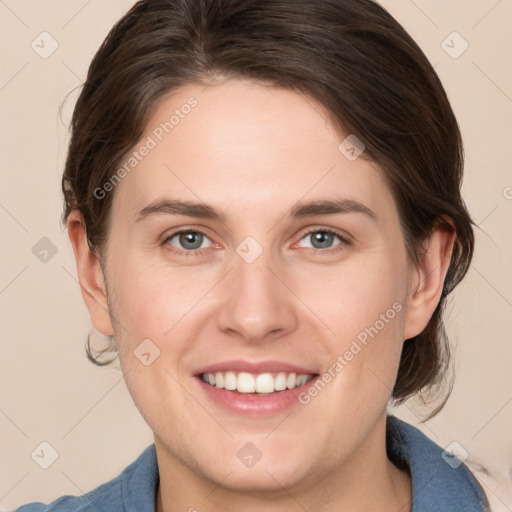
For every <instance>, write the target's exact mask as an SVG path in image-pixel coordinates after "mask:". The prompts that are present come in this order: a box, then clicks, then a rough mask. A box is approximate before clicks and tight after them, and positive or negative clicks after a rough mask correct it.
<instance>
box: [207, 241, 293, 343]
mask: <svg viewBox="0 0 512 512" xmlns="http://www.w3.org/2000/svg"><path fill="white" fill-rule="evenodd" d="M270 260H271V258H270V257H266V252H265V251H264V252H263V254H261V255H260V256H259V257H258V259H257V260H256V261H254V262H252V263H247V262H246V261H244V260H243V259H242V258H240V257H239V256H238V255H237V254H235V255H234V258H233V261H234V268H233V269H232V270H231V272H229V274H228V276H227V279H226V281H225V283H224V287H225V288H224V293H225V294H226V298H225V300H224V301H223V302H222V306H221V308H220V310H219V312H218V314H217V325H218V328H219V329H220V330H221V331H223V332H225V333H229V334H230V335H231V336H238V337H239V338H242V339H244V340H245V341H246V342H248V343H252V344H254V343H261V342H265V341H268V340H269V339H274V338H276V337H281V336H283V335H285V334H286V333H290V332H293V331H294V329H296V328H297V316H296V307H295V306H296V298H295V296H294V295H293V293H292V292H291V291H290V289H289V288H288V287H287V285H286V284H285V282H286V280H285V279H284V276H280V275H279V273H278V272H276V271H275V270H273V269H272V268H271V263H272V262H271V261H270Z"/></svg>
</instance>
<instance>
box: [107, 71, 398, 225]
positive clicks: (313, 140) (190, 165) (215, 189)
mask: <svg viewBox="0 0 512 512" xmlns="http://www.w3.org/2000/svg"><path fill="white" fill-rule="evenodd" d="M348 135H350V134H348V133H339V132H338V131H337V130H336V129H335V128H334V127H333V126H332V124H331V123H330V121H329V118H328V116H327V115H326V113H325V111H324V109H323V108H322V106H321V105H319V104H318V103H317V102H315V101H314V100H312V99H311V98H308V97H306V96H304V95H301V94H298V93H296V92H294V91H291V90H288V89H280V88H275V87H269V86H263V85H260V84H257V83H255V82H251V81H247V80H229V81H226V82H222V83H218V84H214V85H210V86H206V87H205V86H204V85H189V86H186V87H183V88H181V89H179V90H177V91H174V92H173V93H172V94H171V95H169V96H167V97H166V98H164V99H163V100H162V101H161V102H160V104H159V105H158V107H157V109H156V110H155V112H154V113H153V115H152V116H151V118H150V120H149V122H148V123H147V126H146V128H145V131H144V135H143V136H142V138H141V140H140V141H139V143H138V144H136V145H135V147H134V148H133V152H130V153H129V155H128V156H127V158H126V159H125V162H124V164H125V167H126V168H127V169H129V172H127V173H126V177H124V178H123V179H122V181H121V182H120V183H119V185H118V186H117V190H116V194H115V197H114V202H115V203H117V205H118V206H119V205H123V204H124V203H125V202H126V200H127V198H129V199H130V201H129V202H130V205H131V206H132V209H133V210H134V211H135V210H137V211H139V210H140V209H142V208H144V207H145V206H147V205H148V204H149V203H151V202H154V201H155V200H157V199H159V198H163V197H177V198H181V199H191V200H192V199H193V200H196V201H197V200H200V201H204V202H207V203H208V204H212V205H215V204H219V205H222V209H223V210H230V209H231V210H233V211H236V212H237V213H242V212H243V213H244V215H247V216H248V215H251V212H253V214H254V215H257V216H260V217H261V214H262V212H261V209H262V207H264V208H265V210H266V211H272V210H282V208H283V207H284V206H285V203H286V205H289V206H292V205H293V204H294V203H296V202H297V201H299V200H301V199H303V200H305V199H308V200H313V199H317V198H323V199H325V198H339V197H344V198H348V199H358V200H360V201H364V202H365V203H367V204H368V205H372V206H373V207H374V208H375V209H376V210H378V209H379V206H382V207H384V206H385V205H386V201H387V202H388V203H389V201H391V203H393V199H392V197H391V195H390V192H389V190H388V189H387V186H386V184H385V182H384V180H383V178H382V173H381V171H380V169H379V168H378V166H377V165H376V164H375V163H374V162H371V161H369V160H368V159H364V158H363V157H364V156H365V155H364V153H363V155H362V157H360V158H356V159H355V160H351V159H349V158H347V154H346V152H344V150H341V151H340V144H341V143H342V142H343V141H344V140H345V138H346V137H347V136H348ZM343 147H344V146H342V149H343ZM144 148H146V149H144ZM133 153H138V155H137V157H136V158H135V156H134V154H133ZM142 153H143V156H141V155H142ZM130 158H131V163H133V164H134V165H133V166H130V165H128V166H126V162H128V159H130ZM125 206H126V205H125ZM391 206H393V205H391ZM388 207H389V204H388Z"/></svg>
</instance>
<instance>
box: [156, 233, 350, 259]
mask: <svg viewBox="0 0 512 512" xmlns="http://www.w3.org/2000/svg"><path fill="white" fill-rule="evenodd" d="M183 233H200V234H202V235H204V236H205V237H206V238H209V237H208V235H207V234H206V233H204V232H203V231H201V230H199V229H180V230H177V231H173V232H172V233H171V234H170V235H168V236H166V237H165V239H164V241H163V243H162V245H164V246H165V247H166V249H167V250H168V251H169V252H173V253H175V254H178V255H183V254H185V255H187V256H188V255H193V256H202V255H203V254H204V252H205V251H207V250H208V248H204V249H192V250H189V251H186V250H179V249H176V248H175V247H174V246H172V245H170V244H169V243H168V242H169V241H170V240H172V239H173V238H174V237H175V236H177V235H180V234H183ZM313 233H328V234H330V235H334V236H337V237H338V238H339V239H340V241H341V243H340V244H339V245H338V246H335V247H334V248H327V249H315V248H314V247H306V248H305V249H309V250H310V251H314V252H315V253H317V252H326V253H331V254H332V253H334V252H337V251H340V250H343V249H344V246H347V245H350V241H349V240H347V238H346V237H345V236H343V235H342V234H341V233H340V232H339V231H337V230H335V229H332V228H312V229H310V230H309V231H307V232H306V233H304V234H303V235H302V236H301V238H300V240H303V239H304V238H306V237H307V236H309V235H311V234H313ZM300 240H299V241H300Z"/></svg>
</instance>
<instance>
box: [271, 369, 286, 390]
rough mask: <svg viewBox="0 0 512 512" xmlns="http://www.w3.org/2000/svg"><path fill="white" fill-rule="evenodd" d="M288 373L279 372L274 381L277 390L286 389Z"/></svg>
mask: <svg viewBox="0 0 512 512" xmlns="http://www.w3.org/2000/svg"><path fill="white" fill-rule="evenodd" d="M286 381H287V379H286V374H285V373H283V372H281V373H278V374H277V377H276V379H275V382H274V388H275V390H276V391H283V390H285V389H286Z"/></svg>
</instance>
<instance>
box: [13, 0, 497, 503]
mask: <svg viewBox="0 0 512 512" xmlns="http://www.w3.org/2000/svg"><path fill="white" fill-rule="evenodd" d="M462 168H463V152H462V141H461V137H460V133H459V129H458V126H457V122H456V120H455V117H454V115H453V112H452V109H451V107H450V104H449V102H448V100H447V97H446V94H445V91H444V89H443V87H442V85H441V83H440V82H439V79H438V77H437V75H436V74H435V72H434V70H433V69H432V67H431V66H430V64H429V63H428V61H427V59H426V58H425V56H424V55H423V53H422V52H421V50H420V49H419V47H418V46H417V45H416V44H415V43H414V42H413V41H412V40H411V38H410V37H409V36H408V34H407V33H406V32H405V31H404V30H403V28H402V27H401V26H400V25H399V24H398V23H397V22H396V21H395V20H394V19H393V18H392V17H391V16H390V15H389V14H388V13H387V12H386V11H385V10H384V9H383V8H382V7H380V6H379V5H378V4H376V3H374V2H372V1H370V0H332V1H325V0H308V1H306V0H301V1H293V2H290V1H286V2H285V1H279V0H258V1H255V0H236V1H235V0H222V1H219V0H217V1H214V0H194V1H185V0H182V1H178V0H175V1H169V0H167V1H164V0H146V1H141V2H139V3H137V4H136V5H135V6H134V7H133V8H132V9H131V10H130V12H128V13H127V14H126V15H125V16H124V17H123V18H122V19H121V20H120V21H119V22H118V23H117V24H116V26H115V27H114V28H113V29H112V31H111V32H110V34H109V35H108V37H107V39H106V40H105V42H104V43H103V45H102V46H101V48H100V50H99V51H98V53H97V54H96V56H95V58H94V60H93V62H92V64H91V66H90V69H89V74H88V77H87V80H86V82H85V84H84V87H83V90H82V92H81V94H80V97H79V99H78V102H77V104H76V107H75V111H74V116H73V121H72V137H71V141H70V145H69V153H68V158H67V162H66V168H65V172H64V176H63V191H64V196H65V212H64V219H65V221H66V222H67V227H68V232H69V236H70V240H71V243H72V246H73V249H74V253H75V257H76V261H77V269H78V275H79V279H80V284H81V288H82V293H83V297H84V300H85V302H86V304H87V307H88V309H89V312H90V316H91V320H92V323H93V325H94V327H95V328H96V329H97V330H98V331H100V332H101V333H103V334H104V335H106V336H111V337H112V338H111V339H112V343H113V347H115V349H116V350H117V353H118V356H119V360H120V363H121V367H122V370H123V374H124V376H125V380H126V384H127V386H128V389H129V391H130V393H131V395H132V397H133V399H134V401H135V403H136V405H137V407H138V408H139V410H140V412H141V414H142V416H143V417H144V419H145V420H146V422H147V423H148V425H149V426H150V427H151V429H152V430H153V432H154V440H155V442H154V445H151V446H150V447H148V448H147V449H146V450H145V451H144V453H143V454H141V456H140V457H139V458H138V459H137V460H136V461H135V462H134V463H133V464H131V465H130V466H129V467H128V468H126V470H125V471H124V472H123V473H122V474H121V475H120V476H119V477H117V478H116V479H114V480H112V481H111V482H108V483H106V484H104V485H103V486H100V487H99V488H97V489H96V490H94V491H92V492H90V493H88V494H86V495H85V496H84V497H80V498H76V497H69V496H66V497H63V498H60V499H59V500H57V501H56V502H54V503H52V504H50V505H48V506H46V505H43V504H30V505H26V506H23V507H21V508H20V509H19V510H20V511H22V512H26V511H39V510H48V511H49V510H52V511H53V510H55V511H57V510H62V511H68V510H89V509H90V510H92V509H99V510H109V509H112V510H138V511H154V510H156V511H158V512H168V511H174V510H189V511H193V510H199V511H202V510H208V511H217V510H241V509H243V510H244V511H252V510H265V511H274V510H275V511H277V510H279V511H285V510H300V509H302V510H315V511H321V512H323V511H331V510H336V511H345V510H347V511H348V510H386V511H388V510H397V511H398V510H401V511H413V512H424V511H429V512H433V511H437V510H439V511H441V510H442V511H448V510H450V511H451V510H464V511H477V510H487V509H488V505H487V500H486V497H485V495H484V493H483V491H482V489H481V487H480V486H479V484H478V483H477V481H476V480H475V478H474V477H473V475H472V474H471V473H470V472H469V470H468V469H467V467H466V466H465V465H464V464H463V463H462V462H461V461H456V462H455V463H454V460H450V459H449V457H447V456H446V454H445V453H443V450H442V448H441V447H439V446H437V445H436V444H434V443H433V442H432V441H430V440H429V439H428V438H426V437H425V436H424V435H423V434H422V433H420V432H419V431H418V430H417V429H415V428H414V427H412V426H410V425H408V424H406V423H404V422H402V421H400V420H398V419H397V418H394V417H392V416H389V415H388V414H387V406H388V403H389V402H390V400H392V401H394V402H395V403H401V402H403V401H405V400H406V399H407V398H409V397H410V396H412V395H414V394H416V393H420V392H424V391H425V390H429V389H433V388H435V387H436V386H438V385H439V384H440V383H442V382H443V379H444V378H445V371H446V367H447V364H448V353H447V349H446V339H445V335H444V328H443V322H442V318H441V314H442V310H443V307H444V304H445V301H446V297H447V295H448V294H449V293H450V292H451V291H452V290H453V288H454V287H455V286H456V285H457V284H458V283H459V282H460V280H461V279H462V278H463V277H464V275H465V273H466V271H467V269H468V266H469V264H470V261H471V257H472V252H473V244H474V239H473V232H472V227H471V219H470V216H469V214H468V212H467V210H466V208H465V206H464V202H463V200H462V198H461V196H460V185H461V180H462ZM90 357H91V358H92V359H94V354H93V353H92V352H90ZM100 363H101V361H100ZM435 412H436V411H434V413H435ZM447 459H448V460H447Z"/></svg>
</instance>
